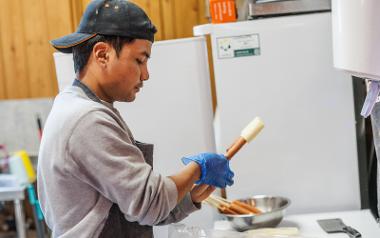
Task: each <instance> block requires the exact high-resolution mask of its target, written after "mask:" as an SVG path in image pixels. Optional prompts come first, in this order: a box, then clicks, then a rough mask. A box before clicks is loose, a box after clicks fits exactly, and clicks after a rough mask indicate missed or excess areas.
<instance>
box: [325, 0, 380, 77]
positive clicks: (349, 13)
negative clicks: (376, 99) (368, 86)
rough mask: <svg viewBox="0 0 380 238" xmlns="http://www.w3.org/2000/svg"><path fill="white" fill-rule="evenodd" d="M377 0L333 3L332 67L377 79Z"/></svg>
mask: <svg viewBox="0 0 380 238" xmlns="http://www.w3.org/2000/svg"><path fill="white" fill-rule="evenodd" d="M379 10H380V1H378V0H363V1H357V0H333V1H332V13H333V15H332V16H333V36H334V38H333V40H334V66H335V67H337V68H339V69H343V70H347V71H348V72H350V73H351V74H353V75H356V76H358V77H362V78H369V79H376V80H380V67H379V65H380V47H379V42H380V30H379V29H380V15H379Z"/></svg>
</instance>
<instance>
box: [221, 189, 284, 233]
mask: <svg viewBox="0 0 380 238" xmlns="http://www.w3.org/2000/svg"><path fill="white" fill-rule="evenodd" d="M238 200H239V201H242V202H245V203H248V204H256V207H257V208H258V209H260V210H261V211H262V212H263V213H262V214H260V215H227V214H222V215H224V216H226V217H227V219H228V220H229V221H230V222H231V224H232V227H233V228H235V229H236V230H238V231H245V230H249V229H255V228H262V227H275V226H277V225H278V224H279V223H280V222H281V220H282V218H283V217H284V214H285V209H286V208H287V207H288V206H289V205H290V200H289V199H287V198H284V197H277V196H265V195H259V196H254V197H251V198H246V199H238Z"/></svg>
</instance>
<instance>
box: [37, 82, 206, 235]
mask: <svg viewBox="0 0 380 238" xmlns="http://www.w3.org/2000/svg"><path fill="white" fill-rule="evenodd" d="M133 142H134V139H133V136H132V134H131V132H130V130H129V129H128V127H127V125H126V124H125V122H124V121H123V119H122V118H121V116H120V114H119V113H118V111H117V110H116V109H115V108H114V107H113V106H112V104H108V103H105V102H101V103H100V102H95V101H93V100H91V99H90V98H89V97H88V96H87V95H86V94H85V93H84V92H83V91H82V89H81V88H79V87H76V86H71V87H69V88H67V89H66V90H65V91H63V92H61V93H60V94H59V95H58V96H57V97H56V99H55V101H54V105H53V108H52V110H51V112H50V114H49V117H48V119H47V121H46V124H45V128H44V135H43V138H42V141H41V146H40V152H39V157H38V159H39V161H38V173H37V176H38V177H37V186H38V197H39V200H40V202H41V207H42V211H43V213H44V216H45V219H46V222H47V224H48V226H49V228H50V229H51V230H52V232H53V237H98V236H99V234H100V232H101V231H102V229H103V227H104V224H105V221H106V219H107V216H108V213H109V210H110V208H111V206H112V204H113V203H117V204H118V205H119V207H120V210H121V211H122V212H123V213H124V215H125V218H126V219H127V220H128V221H131V222H133V221H137V222H139V223H140V224H141V225H150V226H153V225H158V224H159V225H162V224H168V223H172V222H177V221H179V220H182V219H183V218H185V217H186V216H187V215H188V214H190V213H191V212H193V211H195V210H197V209H198V208H197V207H196V206H194V204H193V203H192V201H191V198H190V195H189V194H187V195H186V197H185V198H184V199H183V200H182V201H181V202H180V203H179V204H178V205H177V204H176V203H177V188H176V185H175V184H174V182H173V181H172V180H171V179H170V178H168V177H165V176H162V175H160V174H156V173H155V172H154V171H153V170H152V168H151V166H149V165H148V164H147V163H146V162H145V161H144V158H143V155H142V153H141V151H140V150H139V149H138V148H137V147H136V146H135V145H134V144H133Z"/></svg>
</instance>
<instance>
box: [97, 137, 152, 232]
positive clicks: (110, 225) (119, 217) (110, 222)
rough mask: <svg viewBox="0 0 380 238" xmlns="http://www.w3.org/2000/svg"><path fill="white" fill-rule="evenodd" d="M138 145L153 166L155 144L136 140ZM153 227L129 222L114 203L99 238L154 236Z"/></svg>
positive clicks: (146, 159) (147, 161)
mask: <svg viewBox="0 0 380 238" xmlns="http://www.w3.org/2000/svg"><path fill="white" fill-rule="evenodd" d="M136 146H137V147H138V148H139V149H140V150H141V152H142V153H143V155H144V158H145V161H146V163H148V164H149V165H150V166H152V168H153V145H152V144H144V143H141V142H138V141H136ZM152 237H153V227H152V226H142V225H140V224H139V223H137V222H129V221H127V220H126V219H125V217H124V214H123V213H122V212H121V211H120V208H119V206H118V205H117V204H116V203H114V204H113V205H112V207H111V209H110V211H109V214H108V218H107V220H106V223H105V225H104V228H103V230H102V232H101V233H100V236H99V238H152Z"/></svg>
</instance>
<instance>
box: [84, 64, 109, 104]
mask: <svg viewBox="0 0 380 238" xmlns="http://www.w3.org/2000/svg"><path fill="white" fill-rule="evenodd" d="M78 76H79V77H78V80H80V81H81V82H82V83H83V84H84V85H86V86H87V87H88V88H89V89H90V90H91V91H92V92H93V93H94V94H95V95H96V96H97V97H98V98H99V99H100V100H102V101H105V102H108V103H111V104H112V103H113V102H114V101H113V100H112V99H111V98H110V97H108V96H107V94H106V93H105V92H104V90H103V89H102V87H101V85H100V84H99V83H98V79H97V76H96V74H94V73H93V72H92V71H91V70H88V69H84V70H82V71H81V72H80V73H79V75H78Z"/></svg>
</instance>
